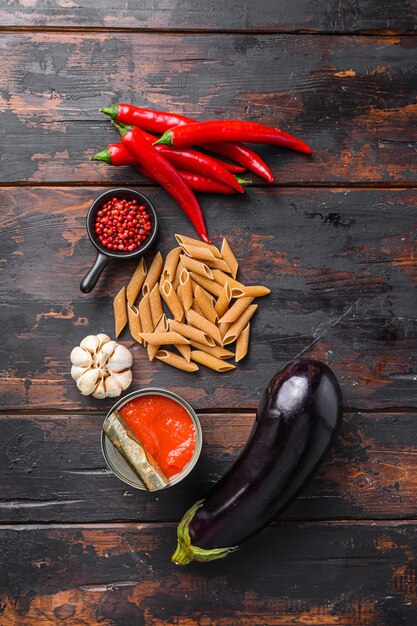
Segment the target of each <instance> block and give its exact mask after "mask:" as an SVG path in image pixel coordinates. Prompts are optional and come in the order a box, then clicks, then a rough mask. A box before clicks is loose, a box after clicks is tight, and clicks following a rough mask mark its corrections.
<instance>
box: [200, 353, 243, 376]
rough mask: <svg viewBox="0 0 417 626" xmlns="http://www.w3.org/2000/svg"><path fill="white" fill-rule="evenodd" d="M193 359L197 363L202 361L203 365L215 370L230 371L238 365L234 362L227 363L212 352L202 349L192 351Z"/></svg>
mask: <svg viewBox="0 0 417 626" xmlns="http://www.w3.org/2000/svg"><path fill="white" fill-rule="evenodd" d="M191 359H192V360H193V361H196V362H197V363H200V364H201V365H205V366H206V367H209V368H210V369H211V370H214V371H215V372H228V371H229V370H234V369H235V367H236V365H232V363H226V361H222V360H221V359H217V358H216V357H215V356H213V355H212V354H207V352H203V351H202V350H193V351H192V352H191Z"/></svg>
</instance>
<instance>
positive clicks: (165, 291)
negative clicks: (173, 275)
mask: <svg viewBox="0 0 417 626" xmlns="http://www.w3.org/2000/svg"><path fill="white" fill-rule="evenodd" d="M161 296H162V298H163V299H164V301H165V304H166V305H167V307H168V308H169V310H170V311H171V313H172V315H173V316H174V319H175V320H177V322H181V321H182V320H183V319H184V309H183V308H182V304H181V302H180V301H179V298H178V296H177V294H176V293H175V290H174V287H173V286H172V284H171V283H170V282H169V281H168V280H165V281H164V284H163V285H162V289H161Z"/></svg>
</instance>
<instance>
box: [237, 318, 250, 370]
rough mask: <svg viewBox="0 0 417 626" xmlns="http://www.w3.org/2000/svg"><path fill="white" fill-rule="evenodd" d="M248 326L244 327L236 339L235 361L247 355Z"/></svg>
mask: <svg viewBox="0 0 417 626" xmlns="http://www.w3.org/2000/svg"><path fill="white" fill-rule="evenodd" d="M249 334H250V324H248V325H247V326H245V328H244V329H243V330H242V332H241V333H240V335H239V336H238V338H237V339H236V356H235V361H236V363H237V362H238V361H241V360H242V359H243V358H244V357H245V356H246V355H247V353H248V348H249Z"/></svg>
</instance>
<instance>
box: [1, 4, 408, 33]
mask: <svg viewBox="0 0 417 626" xmlns="http://www.w3.org/2000/svg"><path fill="white" fill-rule="evenodd" d="M416 15H417V9H416V5H415V3H414V2H412V0H411V1H409V0H390V1H388V0H357V1H355V2H347V3H341V2H339V1H336V0H320V1H319V2H310V1H309V0H282V1H281V2H280V3H279V5H278V6H277V2H276V0H256V2H250V1H249V0H239V2H223V1H222V0H182V1H181V3H175V2H170V1H169V0H153V1H152V2H151V1H150V0H147V1H142V2H126V0H100V10H99V11H97V5H96V4H94V3H93V2H91V0H77V1H76V2H64V1H61V2H55V3H51V2H47V1H46V0H16V1H14V2H4V3H2V4H1V5H0V25H2V26H4V27H13V26H20V27H33V28H37V29H39V28H48V27H49V28H50V27H75V28H77V27H78V28H94V27H96V28H103V29H106V28H107V29H113V28H123V29H131V28H134V29H140V30H149V29H156V30H161V29H162V30H202V31H206V30H232V31H233V30H245V31H248V30H249V31H250V30H263V31H281V32H282V31H284V32H285V31H289V32H293V31H294V30H301V31H307V32H317V31H318V32H323V31H326V32H347V33H355V32H384V33H395V32H413V31H415V29H416Z"/></svg>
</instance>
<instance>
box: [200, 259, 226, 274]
mask: <svg viewBox="0 0 417 626" xmlns="http://www.w3.org/2000/svg"><path fill="white" fill-rule="evenodd" d="M206 263H207V265H208V267H209V268H210V269H212V270H221V271H222V272H226V273H227V274H231V271H230V267H229V266H228V265H227V263H226V261H223V259H214V260H213V261H206Z"/></svg>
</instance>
